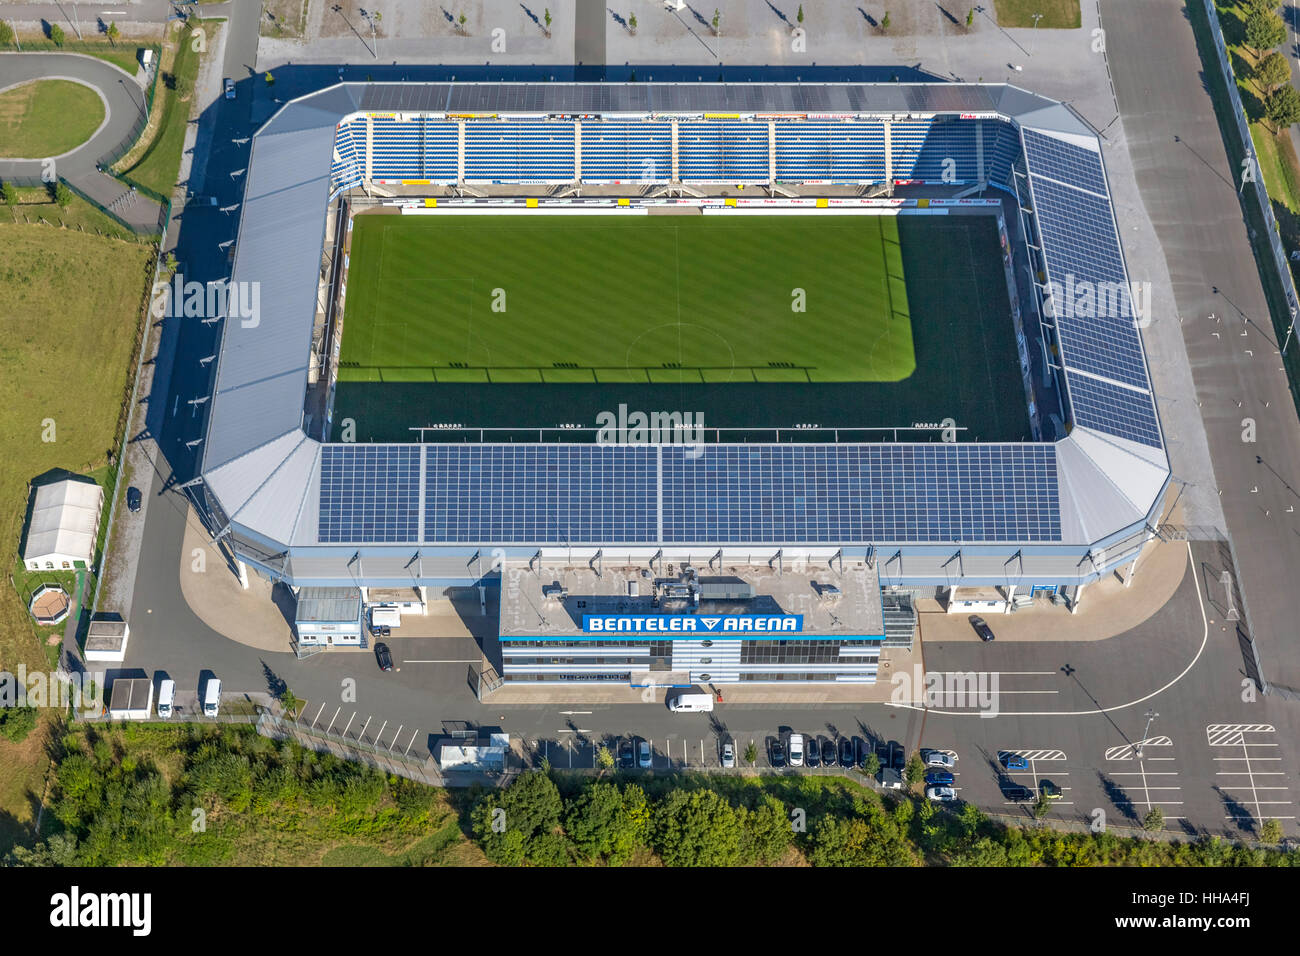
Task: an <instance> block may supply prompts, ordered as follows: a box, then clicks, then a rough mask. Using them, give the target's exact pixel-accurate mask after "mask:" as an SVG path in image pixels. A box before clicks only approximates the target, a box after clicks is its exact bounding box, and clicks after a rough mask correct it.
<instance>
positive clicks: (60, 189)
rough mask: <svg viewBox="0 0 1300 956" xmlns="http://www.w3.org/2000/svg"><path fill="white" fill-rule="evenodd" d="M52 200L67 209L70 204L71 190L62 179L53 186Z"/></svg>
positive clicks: (61, 207)
mask: <svg viewBox="0 0 1300 956" xmlns="http://www.w3.org/2000/svg"><path fill="white" fill-rule="evenodd" d="M54 201H55V202H56V203H58V204H59V208H60V209H67V208H68V207H69V206H70V205H72V190H71V189H69V188H68V185H67V183H65V182H63V181H62V180H60V181H59V182H58V183H57V184H56V185H55V186H54Z"/></svg>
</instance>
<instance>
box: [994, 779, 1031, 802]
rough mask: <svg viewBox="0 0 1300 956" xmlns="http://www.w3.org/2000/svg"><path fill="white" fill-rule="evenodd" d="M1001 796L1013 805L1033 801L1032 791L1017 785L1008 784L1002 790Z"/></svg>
mask: <svg viewBox="0 0 1300 956" xmlns="http://www.w3.org/2000/svg"><path fill="white" fill-rule="evenodd" d="M1002 796H1004V797H1006V798H1007V799H1008V800H1011V801H1013V802H1015V803H1024V802H1025V801H1026V800H1032V799H1034V791H1032V790H1030V789H1029V788H1028V787H1024V786H1021V785H1020V784H1018V783H1013V784H1008V785H1006V786H1004V787H1003V788H1002Z"/></svg>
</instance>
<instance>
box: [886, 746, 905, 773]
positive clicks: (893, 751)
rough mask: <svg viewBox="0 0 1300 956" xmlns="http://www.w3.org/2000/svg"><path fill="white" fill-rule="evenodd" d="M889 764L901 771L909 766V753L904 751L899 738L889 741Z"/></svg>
mask: <svg viewBox="0 0 1300 956" xmlns="http://www.w3.org/2000/svg"><path fill="white" fill-rule="evenodd" d="M889 766H890V767H891V768H893V769H894V770H897V771H898V772H899V773H902V772H903V770H904V769H905V768H906V767H907V755H906V754H904V753H903V745H902V744H900V743H899V742H898V741H897V740H891V741H890V742H889Z"/></svg>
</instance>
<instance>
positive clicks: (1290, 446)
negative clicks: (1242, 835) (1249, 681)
mask: <svg viewBox="0 0 1300 956" xmlns="http://www.w3.org/2000/svg"><path fill="white" fill-rule="evenodd" d="M1182 7H1183V4H1182V2H1181V0H1147V2H1144V3H1140V4H1130V3H1122V2H1117V0H1108V2H1103V3H1102V10H1103V17H1104V20H1105V23H1106V25H1107V33H1106V36H1107V45H1108V50H1109V54H1110V62H1111V68H1112V71H1113V74H1114V80H1115V90H1116V94H1117V96H1118V99H1119V104H1120V112H1121V116H1122V117H1123V121H1124V127H1125V130H1126V132H1127V133H1128V141H1129V151H1130V154H1131V156H1132V159H1133V165H1134V169H1135V172H1136V175H1137V181H1138V186H1139V188H1140V190H1141V192H1142V198H1143V201H1144V203H1145V205H1146V208H1147V211H1148V213H1149V214H1150V216H1151V220H1152V223H1153V224H1154V226H1155V229H1156V233H1157V235H1158V236H1159V238H1160V243H1161V245H1162V247H1163V248H1164V252H1165V257H1166V260H1167V262H1168V265H1169V272H1170V276H1171V278H1172V280H1173V287H1174V298H1175V301H1176V302H1177V305H1178V313H1179V317H1180V319H1181V321H1182V323H1183V338H1184V340H1185V342H1186V346H1187V353H1188V358H1189V359H1190V361H1191V366H1192V375H1193V378H1194V380H1195V383H1196V392H1197V399H1198V401H1199V402H1200V403H1201V414H1202V417H1203V419H1204V422H1205V431H1206V437H1207V439H1208V442H1209V448H1210V456H1211V459H1212V461H1213V463H1214V473H1215V479H1216V481H1217V483H1218V487H1219V490H1220V495H1221V498H1222V503H1223V513H1224V517H1225V519H1226V521H1227V524H1228V532H1229V533H1230V534H1231V536H1232V539H1233V540H1234V542H1235V543H1236V546H1237V552H1238V559H1239V561H1240V574H1241V578H1240V585H1241V587H1242V588H1243V590H1244V591H1245V603H1246V605H1247V607H1248V609H1249V623H1250V624H1251V625H1252V626H1253V636H1254V638H1255V640H1256V641H1257V642H1258V643H1259V645H1260V651H1261V655H1262V658H1263V666H1264V676H1265V678H1266V679H1268V680H1270V681H1274V682H1277V683H1280V684H1283V685H1290V686H1297V685H1300V642H1297V641H1296V639H1295V638H1296V633H1297V630H1296V625H1295V612H1294V609H1293V607H1292V605H1291V601H1290V598H1291V593H1290V592H1291V589H1292V588H1293V587H1294V570H1295V569H1296V568H1297V567H1300V510H1296V509H1295V505H1296V504H1298V503H1300V493H1298V492H1297V491H1296V490H1295V489H1297V488H1300V421H1298V420H1297V416H1296V409H1295V405H1294V404H1293V402H1292V400H1291V396H1290V393H1289V390H1288V388H1287V382H1286V376H1285V373H1284V372H1283V371H1282V370H1281V362H1280V359H1279V355H1278V342H1277V338H1276V335H1275V332H1274V329H1273V323H1272V320H1271V319H1270V317H1269V312H1268V308H1267V305H1266V302H1265V299H1264V293H1263V289H1262V287H1261V285H1260V279H1259V273H1258V270H1257V267H1256V264H1255V259H1254V256H1253V254H1252V252H1251V248H1250V243H1249V236H1248V234H1247V226H1246V224H1245V221H1244V219H1243V216H1242V211H1241V206H1240V205H1239V203H1238V198H1237V185H1238V182H1237V179H1238V175H1239V171H1238V170H1234V169H1232V168H1230V167H1229V166H1228V160H1227V154H1226V152H1225V150H1224V146H1223V141H1222V139H1221V137H1220V135H1219V127H1218V124H1217V122H1216V120H1215V115H1214V107H1213V104H1212V102H1211V100H1210V96H1209V93H1208V91H1207V89H1206V87H1205V85H1204V83H1203V82H1196V81H1195V80H1194V79H1193V78H1197V77H1200V76H1201V72H1202V65H1201V62H1200V58H1199V57H1198V55H1197V52H1196V45H1195V40H1194V37H1193V35H1192V30H1191V26H1190V24H1189V23H1188V21H1187V19H1186V17H1185V15H1184V13H1183V10H1182ZM1243 333H1244V334H1243ZM1252 426H1253V429H1254V435H1255V437H1256V439H1257V440H1255V441H1247V440H1245V437H1243V436H1244V435H1245V434H1246V433H1247V431H1248V429H1250V428H1251V427H1252ZM1175 477H1177V476H1175Z"/></svg>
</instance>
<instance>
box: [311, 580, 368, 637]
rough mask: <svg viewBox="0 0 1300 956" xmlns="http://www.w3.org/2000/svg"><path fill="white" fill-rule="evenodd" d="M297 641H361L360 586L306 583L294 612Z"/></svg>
mask: <svg viewBox="0 0 1300 956" xmlns="http://www.w3.org/2000/svg"><path fill="white" fill-rule="evenodd" d="M294 628H295V629H296V630H297V632H298V643H299V644H304V645H321V644H325V645H331V644H345V645H346V644H351V645H355V646H360V644H361V589H360V588H321V587H307V588H301V589H299V591H298V608H297V610H296V611H295V613H294Z"/></svg>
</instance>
